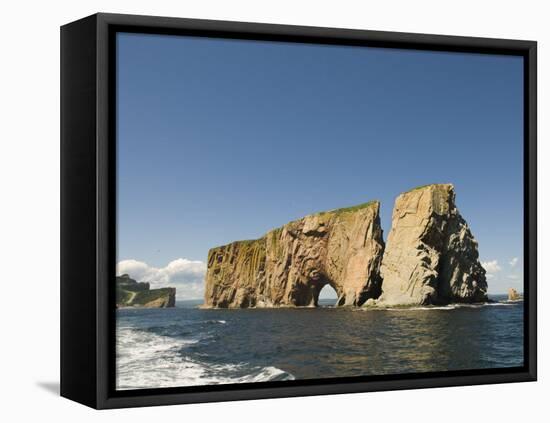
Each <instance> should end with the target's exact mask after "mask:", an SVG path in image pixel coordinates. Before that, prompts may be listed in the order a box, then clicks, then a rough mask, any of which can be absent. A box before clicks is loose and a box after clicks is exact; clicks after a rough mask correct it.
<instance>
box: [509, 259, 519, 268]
mask: <svg viewBox="0 0 550 423" xmlns="http://www.w3.org/2000/svg"><path fill="white" fill-rule="evenodd" d="M509 263H510V267H516V264H518V258H517V257H514V258H512V260H510V262H509Z"/></svg>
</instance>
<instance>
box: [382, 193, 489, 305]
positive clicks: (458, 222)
mask: <svg viewBox="0 0 550 423" xmlns="http://www.w3.org/2000/svg"><path fill="white" fill-rule="evenodd" d="M477 247H478V245H477V242H476V240H475V239H474V237H473V235H472V233H471V231H470V229H469V227H468V225H467V223H466V221H465V220H464V219H463V218H462V216H461V215H460V213H459V212H458V209H457V208H456V205H455V192H454V188H453V186H452V185H451V184H436V185H427V186H423V187H419V188H416V189H414V190H411V191H408V192H405V193H403V194H401V195H400V196H399V197H397V199H396V201H395V207H394V210H393V215H392V226H391V230H390V233H389V236H388V242H387V246H386V249H385V252H384V257H383V260H382V265H381V269H380V273H381V276H382V278H383V283H382V295H381V297H380V298H379V299H378V301H376V304H377V305H412V304H422V305H426V304H447V303H451V302H482V301H486V300H487V280H486V277H485V269H483V267H482V266H481V263H480V261H479V254H478V248H477Z"/></svg>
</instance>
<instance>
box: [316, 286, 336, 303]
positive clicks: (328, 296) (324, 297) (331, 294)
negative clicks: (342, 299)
mask: <svg viewBox="0 0 550 423" xmlns="http://www.w3.org/2000/svg"><path fill="white" fill-rule="evenodd" d="M337 302H338V293H337V292H336V290H335V289H334V288H333V287H332V286H331V285H330V284H329V283H327V284H325V286H323V288H321V290H320V291H319V295H318V297H317V301H316V303H317V304H316V305H318V306H320V307H323V306H335V305H336V304H337Z"/></svg>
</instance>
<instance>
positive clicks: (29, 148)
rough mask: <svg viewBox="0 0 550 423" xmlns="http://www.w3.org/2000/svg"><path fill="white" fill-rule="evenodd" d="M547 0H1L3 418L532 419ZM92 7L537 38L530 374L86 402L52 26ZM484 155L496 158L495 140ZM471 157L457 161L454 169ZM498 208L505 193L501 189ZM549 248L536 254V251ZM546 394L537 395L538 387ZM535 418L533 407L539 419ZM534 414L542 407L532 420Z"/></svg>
mask: <svg viewBox="0 0 550 423" xmlns="http://www.w3.org/2000/svg"><path fill="white" fill-rule="evenodd" d="M545 3H547V2H545V1H527V0H523V1H521V0H516V1H513V2H511V1H506V0H500V1H482V0H477V1H470V0H461V1H456V2H445V1H441V0H439V1H424V0H414V1H410V0H403V1H389V0H388V1H380V0H379V1H376V2H374V1H366V0H363V1H358V2H352V1H347V0H338V1H324V0H317V1H314V2H306V1H298V0H294V1H287V0H264V1H259V0H256V1H246V0H232V1H228V0H225V1H223V0H222V1H214V0H212V1H210V0H200V1H195V0H192V1H179V2H176V1H165V0H148V1H141V0H131V1H130V0H129V1H113V0H110V1H105V0H95V1H89V0H83V1H54V0H51V1H35V2H31V1H18V2H15V1H10V2H4V3H3V4H2V23H1V25H0V31H1V32H2V34H1V35H2V36H1V37H0V43H1V64H0V73H1V74H0V75H1V78H0V84H1V91H0V99H1V100H0V101H1V104H2V113H1V116H2V118H1V121H0V122H1V123H0V132H1V137H0V140H1V141H0V142H1V153H0V181H1V190H0V195H1V197H0V198H1V199H2V202H1V206H0V216H1V219H0V222H1V223H0V224H1V226H0V248H1V251H0V257H1V258H2V259H1V261H0V264H1V269H2V272H1V273H0V278H1V279H0V283H1V286H2V290H1V297H0V303H1V305H0V313H1V316H0V317H1V319H0V322H1V325H2V326H1V328H2V332H1V333H0V354H1V357H0V366H1V369H0V391H1V395H0V419H1V420H3V421H5V422H12V421H23V420H27V421H30V419H31V418H36V419H41V418H42V419H46V420H54V419H62V420H69V419H70V420H75V421H78V422H85V421H92V420H96V419H102V420H103V421H113V422H114V421H120V419H133V420H134V421H142V420H143V421H151V420H154V421H173V420H174V419H178V420H177V421H186V422H192V421H201V422H205V421H210V420H223V421H227V422H233V421H235V422H252V421H254V422H257V421H262V422H264V421H268V422H269V421H273V422H278V423H280V422H287V421H295V420H296V421H297V420H305V421H311V420H313V419H315V420H318V421H327V422H328V421H331V422H335V421H336V422H345V421H348V422H352V421H377V419H378V420H379V421H382V420H383V421H400V420H402V421H407V422H416V421H419V422H420V421H421V422H426V421H445V422H446V423H447V422H464V421H481V420H491V421H499V422H506V421H513V422H518V421H542V420H544V419H545V418H548V414H549V412H548V402H549V400H548V398H550V394H549V393H550V389H549V388H550V384H549V382H548V377H549V370H548V365H547V363H548V362H547V361H545V357H544V356H543V354H544V353H548V342H549V336H548V332H546V334H543V333H542V331H541V329H543V328H546V329H547V328H548V320H549V315H550V312H549V308H550V304H549V303H548V288H547V287H546V282H547V279H548V271H547V268H546V264H547V260H548V249H547V248H546V246H545V245H544V240H546V239H548V238H549V226H548V224H547V219H545V216H548V214H549V211H550V210H549V198H548V191H549V190H548V188H547V183H548V182H549V172H550V170H549V168H550V157H549V154H550V151H549V147H548V144H547V142H546V141H547V139H548V131H549V129H548V115H549V113H550V105H549V98H548V95H547V94H548V84H549V81H550V78H549V77H548V75H550V47H549V43H550V36H549V33H550V31H549V29H548V28H549V24H548V16H549V13H548V11H546V10H545V6H544V5H545ZM98 11H103V12H119V13H136V14H151V15H165V16H175V17H190V18H207V19H224V20H237V21H253V22H254V21H255V22H269V23H281V24H299V25H315V26H328V27H342V28H357V29H376V30H390V31H406V32H424V33H435V34H449V35H470V36H481V37H498V38H518V39H531V40H537V41H538V42H539V68H538V70H539V91H538V93H539V113H538V116H539V167H540V170H539V216H540V219H539V263H540V265H539V357H540V363H539V382H536V383H522V384H507V385H491V386H476V387H460V388H445V389H429V390H416V391H401V392H381V393H370V394H353V395H335V396H325V397H309V398H291V399H278V400H262V401H246V402H242V401H241V402H233V403H221V404H207V405H204V404H201V405H185V406H170V407H155V408H142V409H129V410H115V411H101V412H98V411H93V410H91V409H88V408H86V407H84V406H82V405H78V404H76V403H72V402H71V401H68V400H66V399H62V398H60V397H58V396H57V394H56V393H55V392H56V390H57V389H58V388H57V384H58V381H59V376H58V375H59V359H58V357H59V311H58V310H59V26H60V25H62V24H65V23H67V22H70V21H72V20H76V19H78V18H81V17H84V16H87V15H89V14H92V13H95V12H98ZM494 160H496V161H498V151H495V155H494ZM467 165H468V164H467V163H465V166H467ZM502 207H506V199H505V198H503V199H502ZM545 259H546V260H545ZM545 390H546V391H547V392H546V395H545V394H544V391H545ZM537 416H538V417H537ZM543 416H545V417H543Z"/></svg>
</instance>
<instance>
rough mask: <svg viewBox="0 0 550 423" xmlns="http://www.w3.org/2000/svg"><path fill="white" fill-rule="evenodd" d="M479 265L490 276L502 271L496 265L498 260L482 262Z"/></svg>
mask: <svg viewBox="0 0 550 423" xmlns="http://www.w3.org/2000/svg"><path fill="white" fill-rule="evenodd" d="M481 265H482V266H483V268H484V269H485V270H486V271H487V273H488V274H490V275H494V274H495V273H498V272H500V271H501V270H502V269H501V267H500V266H499V264H498V260H490V261H482V262H481Z"/></svg>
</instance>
